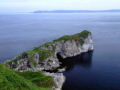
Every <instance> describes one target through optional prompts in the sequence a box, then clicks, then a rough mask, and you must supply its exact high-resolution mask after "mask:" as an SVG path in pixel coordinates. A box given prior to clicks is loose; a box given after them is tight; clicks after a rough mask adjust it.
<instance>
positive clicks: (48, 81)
mask: <svg viewBox="0 0 120 90" xmlns="http://www.w3.org/2000/svg"><path fill="white" fill-rule="evenodd" d="M17 73H18V74H19V75H20V76H22V77H24V78H26V79H28V80H30V81H31V82H32V83H34V84H36V85H37V86H42V87H49V88H52V87H53V86H55V87H57V85H56V83H55V82H54V80H53V78H52V77H51V76H45V75H44V74H43V73H42V72H32V71H27V72H17Z"/></svg>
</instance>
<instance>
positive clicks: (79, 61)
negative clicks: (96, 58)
mask: <svg viewBox="0 0 120 90" xmlns="http://www.w3.org/2000/svg"><path fill="white" fill-rule="evenodd" d="M92 55H93V51H90V52H87V53H82V54H81V55H77V56H74V57H68V58H65V59H63V58H62V57H61V56H60V55H59V53H58V54H57V58H58V59H59V61H60V62H61V67H65V68H66V70H71V69H72V68H73V67H74V65H80V66H81V67H85V68H90V67H91V65H92Z"/></svg>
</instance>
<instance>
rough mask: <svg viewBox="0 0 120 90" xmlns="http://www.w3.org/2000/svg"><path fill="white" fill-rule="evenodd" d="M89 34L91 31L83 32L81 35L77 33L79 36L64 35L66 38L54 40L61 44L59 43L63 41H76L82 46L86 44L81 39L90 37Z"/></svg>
mask: <svg viewBox="0 0 120 90" xmlns="http://www.w3.org/2000/svg"><path fill="white" fill-rule="evenodd" d="M89 34H90V32H89V31H87V30H84V31H82V32H80V33H77V34H74V35H64V36H62V37H60V38H58V39H56V40H54V42H59V41H62V40H64V41H67V40H71V41H72V40H75V41H77V42H79V43H80V44H81V45H82V44H83V43H84V41H83V40H82V39H80V38H83V39H85V38H87V37H88V35H89Z"/></svg>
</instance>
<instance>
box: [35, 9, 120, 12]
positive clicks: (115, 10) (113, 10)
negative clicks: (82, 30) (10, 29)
mask: <svg viewBox="0 0 120 90" xmlns="http://www.w3.org/2000/svg"><path fill="white" fill-rule="evenodd" d="M99 12H103V13H105V12H120V9H112V10H51V11H47V10H45V11H42V10H37V11H34V12H33V13H99Z"/></svg>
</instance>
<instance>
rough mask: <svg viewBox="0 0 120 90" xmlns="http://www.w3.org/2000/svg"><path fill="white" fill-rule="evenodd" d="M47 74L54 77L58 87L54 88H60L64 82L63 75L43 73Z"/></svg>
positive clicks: (59, 89)
mask: <svg viewBox="0 0 120 90" xmlns="http://www.w3.org/2000/svg"><path fill="white" fill-rule="evenodd" d="M45 75H47V76H51V77H53V78H54V81H55V82H56V84H57V86H58V88H55V90H61V89H62V85H63V83H64V82H65V77H64V75H63V74H62V73H47V72H46V73H45Z"/></svg>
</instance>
